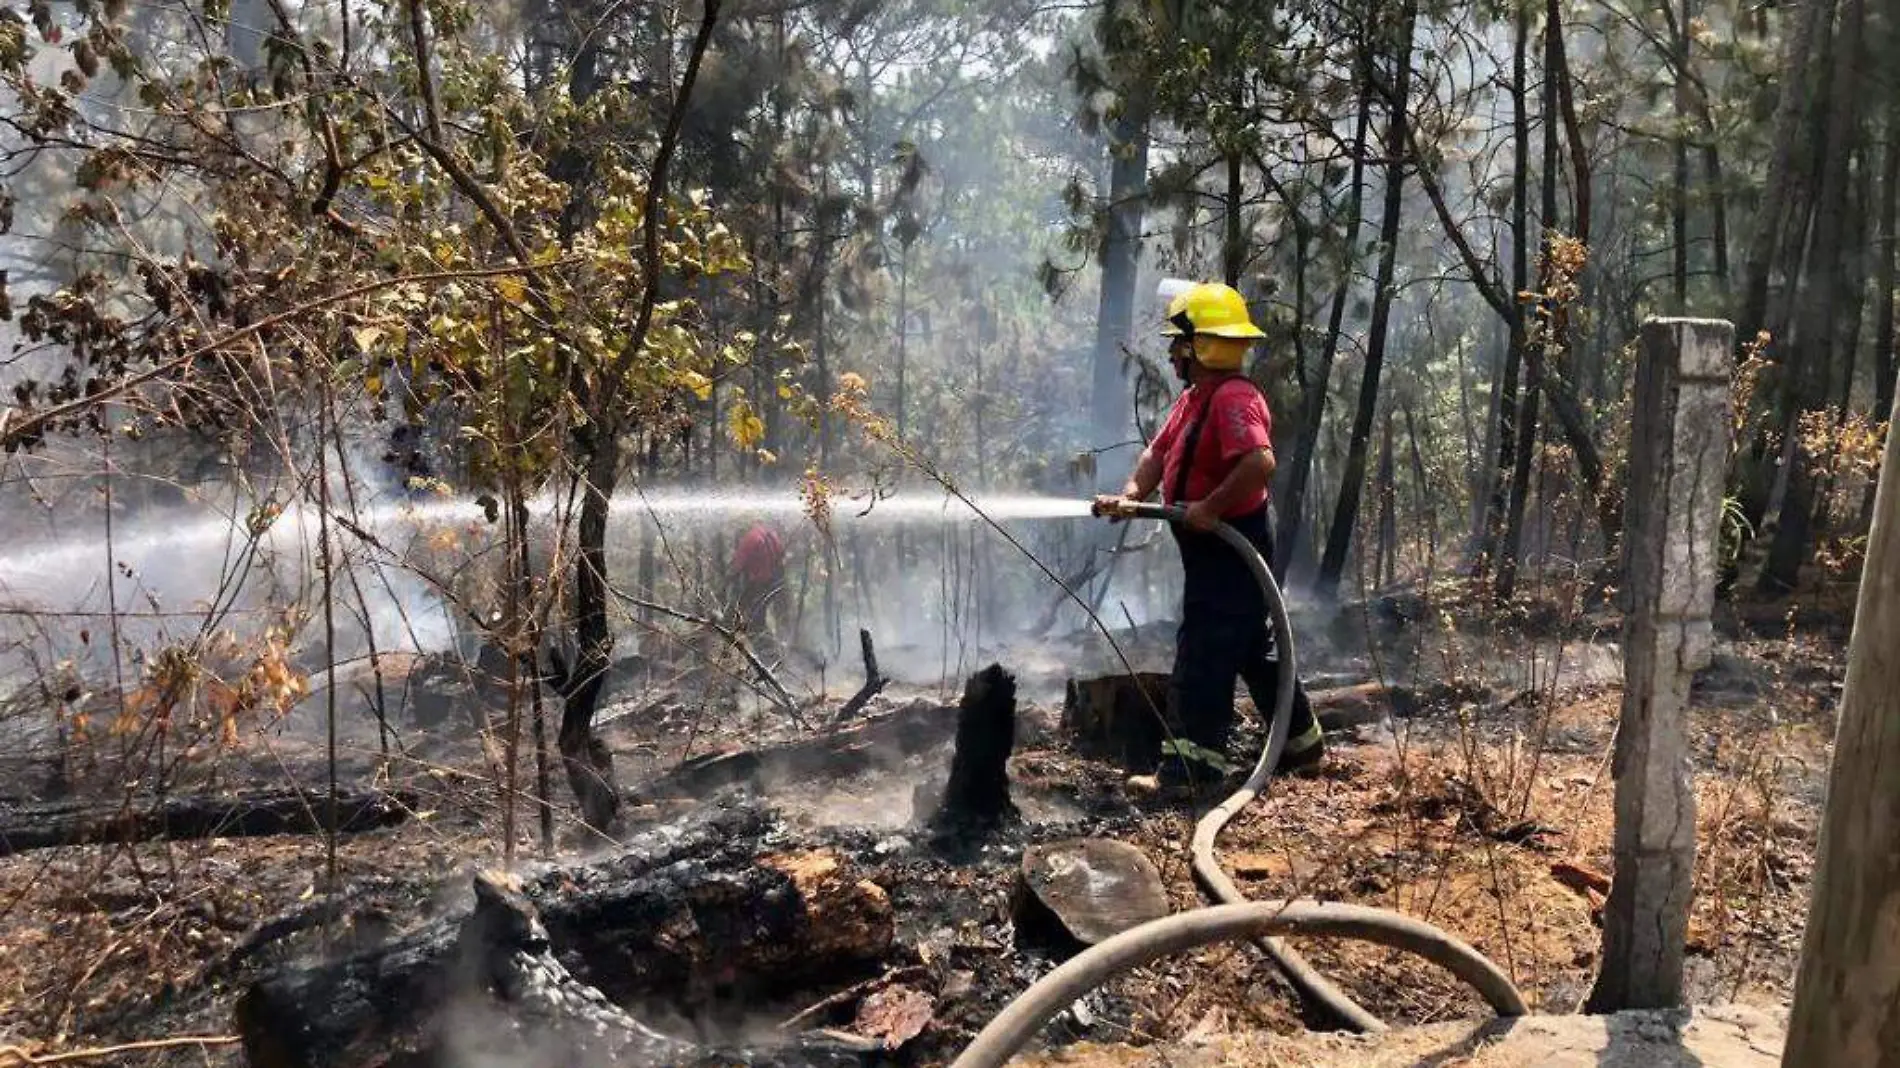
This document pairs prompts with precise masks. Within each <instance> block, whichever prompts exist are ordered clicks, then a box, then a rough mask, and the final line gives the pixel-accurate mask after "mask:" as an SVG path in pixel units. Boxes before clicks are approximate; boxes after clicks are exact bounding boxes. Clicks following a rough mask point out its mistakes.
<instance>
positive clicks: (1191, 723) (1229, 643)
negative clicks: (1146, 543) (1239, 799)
mask: <svg viewBox="0 0 1900 1068" xmlns="http://www.w3.org/2000/svg"><path fill="white" fill-rule="evenodd" d="M1227 524H1228V525H1229V526H1231V527H1233V528H1234V529H1236V530H1238V531H1239V532H1240V533H1241V534H1242V535H1244V536H1245V537H1246V538H1247V540H1248V541H1250V542H1252V543H1253V545H1254V548H1255V549H1256V550H1258V551H1259V553H1260V558H1261V559H1262V560H1265V561H1267V562H1268V564H1269V566H1271V564H1272V561H1273V534H1272V531H1271V529H1270V527H1269V524H1268V522H1267V509H1266V508H1265V507H1264V506H1263V507H1262V508H1261V509H1260V510H1259V511H1258V512H1254V513H1251V514H1249V515H1245V516H1240V517H1238V518H1234V519H1229V520H1227ZM1173 529H1174V536H1175V542H1176V544H1177V545H1178V546H1179V548H1180V550H1181V569H1182V574H1183V592H1182V608H1181V626H1180V629H1179V630H1178V631H1177V632H1176V636H1175V647H1174V672H1173V675H1172V676H1171V680H1170V684H1169V689H1170V693H1169V699H1170V700H1171V701H1172V702H1173V704H1174V710H1175V714H1176V716H1178V717H1179V720H1180V723H1181V726H1182V732H1183V733H1184V734H1185V735H1186V736H1187V740H1188V741H1190V742H1193V743H1194V744H1195V745H1196V746H1199V747H1201V748H1203V749H1207V750H1210V751H1212V752H1214V753H1218V754H1221V755H1223V756H1225V755H1227V746H1228V743H1229V741H1230V739H1231V737H1232V734H1233V728H1234V680H1235V679H1240V680H1242V681H1244V682H1245V683H1246V684H1247V690H1248V692H1249V693H1251V694H1252V695H1253V702H1254V707H1256V708H1258V709H1259V710H1260V715H1261V718H1262V720H1265V719H1266V718H1267V717H1268V716H1271V715H1272V714H1273V701H1274V695H1275V694H1276V693H1277V692H1278V686H1279V680H1280V664H1279V659H1278V655H1277V652H1276V650H1275V649H1274V645H1273V628H1272V625H1271V624H1270V623H1269V621H1268V619H1267V605H1266V598H1265V596H1264V595H1263V594H1262V593H1261V592H1260V584H1259V583H1258V582H1257V581H1256V580H1255V579H1254V575H1253V571H1252V570H1251V569H1250V568H1248V566H1247V564H1246V561H1245V560H1243V559H1242V558H1241V556H1240V554H1239V553H1237V552H1235V551H1234V549H1233V547H1232V546H1230V545H1228V544H1227V543H1226V542H1224V541H1222V540H1221V539H1220V538H1219V537H1218V536H1216V535H1214V534H1203V533H1200V532H1198V531H1194V530H1189V529H1188V528H1186V527H1184V526H1181V525H1179V524H1176V525H1175V526H1174V528H1173ZM1312 728H1313V707H1312V705H1311V703H1310V702H1308V700H1307V697H1306V688H1305V687H1304V686H1302V685H1300V684H1299V681H1298V680H1297V679H1296V680H1294V689H1293V720H1292V723H1291V724H1290V725H1289V728H1288V732H1287V738H1288V739H1289V740H1293V739H1298V738H1301V737H1302V736H1304V735H1307V734H1308V733H1309V732H1311V731H1312Z"/></svg>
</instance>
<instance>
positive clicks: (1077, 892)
mask: <svg viewBox="0 0 1900 1068" xmlns="http://www.w3.org/2000/svg"><path fill="white" fill-rule="evenodd" d="M1013 911H1014V914H1015V917H1016V930H1017V932H1018V933H1019V934H1022V935H1027V936H1029V937H1030V938H1031V939H1032V940H1037V939H1040V940H1043V941H1049V942H1054V943H1056V944H1057V945H1058V946H1060V947H1061V948H1065V949H1068V948H1074V947H1076V946H1092V945H1095V944H1097V943H1099V942H1105V941H1107V940H1108V939H1110V938H1113V937H1114V936H1116V935H1118V934H1121V933H1122V932H1123V931H1126V930H1128V929H1129V928H1131V927H1138V926H1140V925H1141V924H1144V923H1147V922H1149V921H1150V920H1158V919H1160V918H1161V917H1163V916H1166V915H1167V914H1168V913H1169V911H1170V909H1169V906H1168V891H1167V887H1166V886H1165V885H1164V884H1163V883H1162V881H1161V873H1160V871H1158V870H1157V869H1156V868H1155V866H1154V862H1153V861H1151V860H1149V859H1148V855H1147V854H1145V853H1143V852H1142V851H1141V850H1140V849H1137V848H1136V847H1134V846H1132V845H1129V844H1128V843H1127V842H1117V841H1114V840H1112V839H1107V838H1074V839H1070V840H1068V841H1062V842H1046V843H1041V844H1037V845H1031V846H1027V847H1025V848H1024V849H1023V861H1022V869H1021V873H1020V880H1019V882H1018V883H1017V887H1016V896H1015V901H1014V910H1013Z"/></svg>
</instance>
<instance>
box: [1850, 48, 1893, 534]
mask: <svg viewBox="0 0 1900 1068" xmlns="http://www.w3.org/2000/svg"><path fill="white" fill-rule="evenodd" d="M1890 29H1891V30H1892V33H1893V36H1894V37H1895V38H1900V25H1896V26H1893V27H1890ZM1893 86H1894V91H1893V95H1891V96H1889V97H1888V99H1887V144H1886V150H1885V153H1884V155H1883V156H1882V157H1881V163H1880V189H1879V194H1878V195H1879V197H1880V234H1879V237H1878V239H1877V240H1876V241H1875V242H1874V301H1875V303H1874V410H1873V416H1874V418H1876V419H1883V418H1886V417H1887V415H1888V413H1890V412H1892V411H1893V393H1894V373H1895V371H1894V299H1893V289H1894V286H1895V284H1896V282H1897V280H1896V278H1895V273H1894V243H1895V239H1896V235H1895V222H1896V218H1895V217H1896V214H1900V212H1897V211H1896V209H1897V208H1900V79H1894V81H1893ZM1888 432H1889V433H1891V432H1892V431H1891V429H1889V431H1888ZM1874 490H1875V487H1874V486H1872V485H1869V486H1868V487H1867V493H1866V496H1864V497H1863V498H1862V499H1861V504H1860V522H1859V524H1858V526H1859V529H1861V530H1866V529H1867V528H1868V525H1869V524H1870V522H1871V521H1872V518H1873V514H1874Z"/></svg>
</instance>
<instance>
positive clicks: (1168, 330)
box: [1161, 282, 1267, 371]
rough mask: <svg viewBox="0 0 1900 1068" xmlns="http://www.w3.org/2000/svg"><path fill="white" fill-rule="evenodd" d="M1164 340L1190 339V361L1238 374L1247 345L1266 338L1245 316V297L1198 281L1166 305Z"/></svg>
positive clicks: (1209, 283) (1217, 284)
mask: <svg viewBox="0 0 1900 1068" xmlns="http://www.w3.org/2000/svg"><path fill="white" fill-rule="evenodd" d="M1161 332H1162V334H1164V335H1166V336H1168V337H1184V336H1185V337H1190V338H1192V339H1193V342H1194V358H1195V359H1196V360H1197V361H1199V362H1200V363H1201V365H1202V366H1204V367H1206V368H1208V369H1209V370H1214V371H1238V370H1239V369H1240V365H1241V362H1242V361H1243V360H1244V359H1245V358H1246V355H1247V346H1248V345H1249V344H1251V343H1252V342H1253V340H1254V339H1255V338H1262V337H1265V336H1267V335H1266V334H1265V333H1263V332H1262V331H1261V329H1260V328H1259V327H1257V326H1255V325H1253V319H1252V318H1250V317H1249V316H1248V314H1247V298H1245V297H1243V296H1241V295H1240V292H1239V291H1238V290H1236V289H1234V287H1232V286H1227V285H1221V284H1220V283H1218V282H1202V283H1201V284H1200V285H1197V286H1195V287H1193V288H1192V289H1189V290H1187V291H1185V292H1183V293H1181V294H1180V295H1179V296H1177V297H1175V298H1174V300H1172V301H1170V302H1169V304H1168V325H1167V326H1166V327H1165V328H1163V329H1162V331H1161Z"/></svg>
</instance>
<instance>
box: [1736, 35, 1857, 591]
mask: <svg viewBox="0 0 1900 1068" xmlns="http://www.w3.org/2000/svg"><path fill="white" fill-rule="evenodd" d="M1866 10H1867V9H1866V0H1844V3H1843V4H1842V6H1841V23H1840V27H1839V32H1838V40H1839V42H1840V49H1839V51H1838V53H1837V55H1836V56H1835V62H1834V65H1833V67H1832V69H1831V71H1830V77H1831V78H1832V80H1833V85H1832V88H1831V90H1830V92H1829V97H1830V100H1831V103H1832V105H1833V106H1832V107H1831V108H1829V109H1828V118H1827V132H1826V138H1825V142H1824V145H1823V149H1822V155H1821V158H1820V160H1819V161H1818V164H1817V165H1818V167H1819V168H1820V175H1821V181H1820V196H1819V197H1818V198H1817V199H1816V201H1815V217H1814V234H1813V245H1812V248H1813V257H1812V262H1813V265H1814V269H1813V272H1812V277H1811V278H1810V284H1809V285H1808V286H1806V287H1805V288H1804V289H1803V290H1802V293H1801V300H1800V302H1799V305H1798V307H1797V310H1796V315H1797V320H1796V324H1797V325H1796V327H1795V344H1796V345H1797V346H1798V348H1799V353H1800V354H1799V356H1798V357H1797V359H1796V361H1795V367H1794V368H1793V374H1792V376H1791V377H1792V381H1791V382H1790V383H1789V387H1788V389H1787V391H1786V393H1785V395H1784V403H1785V404H1786V408H1785V410H1784V425H1789V426H1792V425H1793V423H1794V420H1795V418H1796V417H1797V415H1798V413H1800V412H1803V411H1808V410H1811V409H1813V408H1816V407H1818V406H1819V405H1820V404H1821V403H1822V402H1824V400H1825V392H1824V391H1825V389H1826V378H1825V369H1826V368H1827V366H1828V365H1829V363H1830V361H1831V358H1832V355H1833V353H1834V352H1835V351H1837V348H1838V346H1840V345H1841V344H1843V343H1844V342H1845V337H1844V334H1845V330H1844V324H1842V323H1841V322H1840V321H1839V309H1838V308H1837V307H1836V306H1835V302H1836V300H1837V299H1838V298H1839V296H1840V290H1841V288H1842V283H1843V279H1842V268H1843V266H1844V265H1843V264H1842V262H1841V256H1840V252H1839V250H1840V247H1841V241H1842V238H1843V236H1844V233H1845V229H1846V224H1847V194H1848V181H1849V179H1850V177H1851V176H1850V173H1849V172H1850V170H1851V167H1852V161H1853V158H1854V146H1855V142H1856V140H1857V138H1858V133H1859V115H1860V94H1859V93H1858V92H1857V91H1856V83H1857V82H1858V80H1859V78H1860V68H1861V64H1862V61H1863V59H1864V57H1865V56H1866V53H1867V50H1866V47H1865V42H1864V41H1863V40H1862V29H1863V27H1864V25H1865V21H1866ZM1793 451H1794V455H1793V458H1792V461H1791V464H1790V466H1789V468H1788V471H1787V479H1788V493H1787V497H1786V499H1784V500H1783V501H1782V505H1781V514H1780V522H1779V523H1778V524H1777V525H1776V527H1775V535H1774V541H1773V543H1771V544H1770V545H1769V547H1768V561H1767V566H1766V567H1765V568H1764V569H1763V570H1762V574H1761V579H1760V582H1759V584H1758V585H1759V587H1760V589H1761V590H1762V591H1763V592H1765V593H1780V592H1786V591H1789V590H1792V589H1794V586H1795V580H1796V578H1797V576H1798V574H1799V572H1800V569H1801V564H1802V563H1803V562H1804V561H1805V560H1806V559H1807V557H1808V554H1809V548H1810V545H1811V542H1812V527H1811V524H1810V519H1811V517H1812V514H1813V508H1814V494H1815V488H1816V486H1815V479H1814V472H1813V471H1812V469H1811V467H1812V464H1811V460H1812V458H1811V457H1810V456H1809V455H1808V452H1807V450H1806V449H1805V448H1804V447H1803V446H1802V445H1801V443H1800V441H1799V440H1798V439H1797V440H1796V442H1795V446H1794V450H1793Z"/></svg>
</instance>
